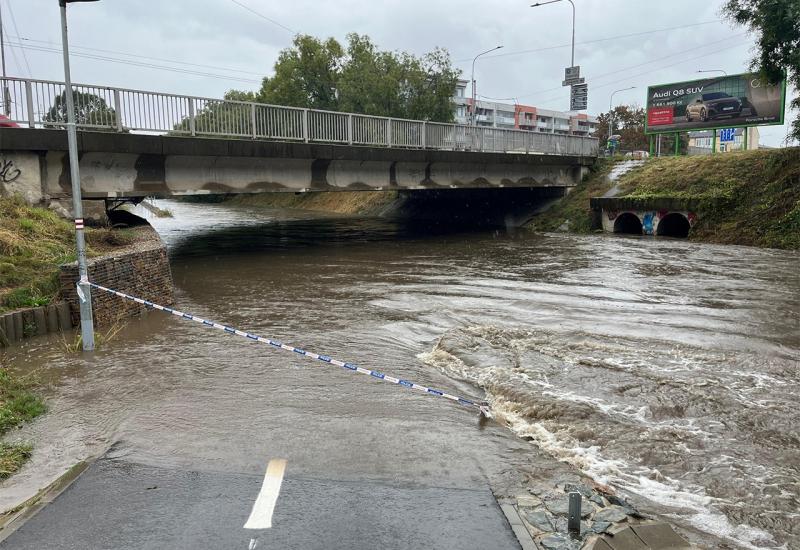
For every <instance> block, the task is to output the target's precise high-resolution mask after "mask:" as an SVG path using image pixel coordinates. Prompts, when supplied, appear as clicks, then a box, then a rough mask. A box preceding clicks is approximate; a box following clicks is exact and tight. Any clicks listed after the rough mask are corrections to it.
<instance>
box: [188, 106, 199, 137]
mask: <svg viewBox="0 0 800 550" xmlns="http://www.w3.org/2000/svg"><path fill="white" fill-rule="evenodd" d="M189 131H190V132H191V134H192V135H193V136H196V135H197V128H195V119H194V99H192V98H191V97H190V98H189Z"/></svg>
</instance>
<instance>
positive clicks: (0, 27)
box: [0, 2, 11, 116]
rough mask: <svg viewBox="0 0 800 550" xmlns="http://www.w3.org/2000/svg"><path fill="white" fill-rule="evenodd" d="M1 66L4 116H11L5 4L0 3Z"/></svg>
mask: <svg viewBox="0 0 800 550" xmlns="http://www.w3.org/2000/svg"><path fill="white" fill-rule="evenodd" d="M0 64H2V66H3V67H2V70H3V114H4V115H6V116H10V115H11V94H10V93H8V80H6V77H7V75H6V38H5V29H4V28H3V4H2V2H0Z"/></svg>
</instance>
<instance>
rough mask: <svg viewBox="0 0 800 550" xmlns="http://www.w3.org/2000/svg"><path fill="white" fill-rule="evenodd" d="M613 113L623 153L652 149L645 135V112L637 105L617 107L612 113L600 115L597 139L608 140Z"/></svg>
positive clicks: (615, 128) (615, 129) (616, 132)
mask: <svg viewBox="0 0 800 550" xmlns="http://www.w3.org/2000/svg"><path fill="white" fill-rule="evenodd" d="M611 113H613V114H614V134H617V135H619V136H620V148H621V149H622V150H623V151H647V150H649V149H650V141H649V139H648V137H647V136H646V135H645V133H644V122H645V111H644V109H643V108H641V107H639V106H636V105H634V106H629V105H617V106H616V107H614V109H613V110H612V111H610V112H608V113H601V114H600V115H598V117H597V129H596V130H595V136H596V137H599V138H601V139H606V140H607V139H608V125H609V119H610V116H611Z"/></svg>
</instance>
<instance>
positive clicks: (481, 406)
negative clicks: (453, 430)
mask: <svg viewBox="0 0 800 550" xmlns="http://www.w3.org/2000/svg"><path fill="white" fill-rule="evenodd" d="M88 284H89V286H91V287H92V288H96V289H97V290H102V291H103V292H108V293H110V294H114V295H116V296H119V297H120V298H124V299H126V300H131V301H133V302H136V303H137V304H142V305H144V306H146V307H150V308H153V309H157V310H159V311H164V312H166V313H171V314H172V315H175V316H176V317H180V318H181V319H186V320H188V321H194V322H196V323H200V324H202V325H204V326H207V327H209V328H215V329H218V330H222V331H225V332H227V333H229V334H235V335H236V336H241V337H243V338H247V339H249V340H254V341H256V342H261V343H262V344H269V345H270V346H272V347H274V348H280V349H283V350H286V351H291V352H293V353H297V354H299V355H305V356H306V357H310V358H311V359H317V360H318V361H322V362H323V363H330V364H331V365H336V366H337V367H342V368H345V369H347V370H350V371H353V372H358V373H361V374H366V375H368V376H371V377H373V378H377V379H379V380H383V381H384V382H391V383H392V384H397V385H400V386H403V387H406V388H409V389H412V390H418V391H421V392H424V393H427V394H429V395H435V396H437V397H444V398H445V399H449V400H451V401H455V402H456V403H459V404H460V405H464V406H465V407H472V408H474V409H476V410H478V411H480V412H481V414H483V415H484V416H487V417H488V416H490V411H489V405H488V404H487V403H485V402H479V401H473V400H471V399H464V398H463V397H459V396H457V395H452V394H449V393H446V392H443V391H439V390H435V389H433V388H429V387H427V386H422V385H420V384H415V383H414V382H409V381H408V380H403V379H401V378H395V377H394V376H389V375H388V374H383V373H381V372H378V371H374V370H369V369H365V368H362V367H357V366H356V365H353V364H351V363H345V362H344V361H339V360H338V359H334V358H332V357H330V356H328V355H319V354H318V353H313V352H311V351H306V350H304V349H301V348H296V347H294V346H290V345H289V344H284V343H283V342H279V341H277V340H272V339H271V338H264V337H263V336H257V335H255V334H251V333H249V332H245V331H243V330H238V329H235V328H233V327H229V326H226V325H223V324H220V323H215V322H214V321H208V320H206V319H202V318H201V317H198V316H196V315H191V314H189V313H184V312H182V311H178V310H177V309H173V308H171V307H166V306H162V305H159V304H156V303H153V302H151V301H149V300H145V299H143V298H138V297H136V296H131V295H130V294H125V293H124V292H120V291H118V290H113V289H111V288H106V287H104V286H101V285H98V284H95V283H92V282H89V283H88Z"/></svg>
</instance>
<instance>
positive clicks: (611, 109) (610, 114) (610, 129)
mask: <svg viewBox="0 0 800 550" xmlns="http://www.w3.org/2000/svg"><path fill="white" fill-rule="evenodd" d="M635 88H636V86H631V87H630V88H620V89H619V90H614V91H613V92H611V97H610V98H609V100H608V138H609V139H611V136H612V135H614V107H613V104H614V94H616V93H617V92H625V91H627V90H633V89H635Z"/></svg>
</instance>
